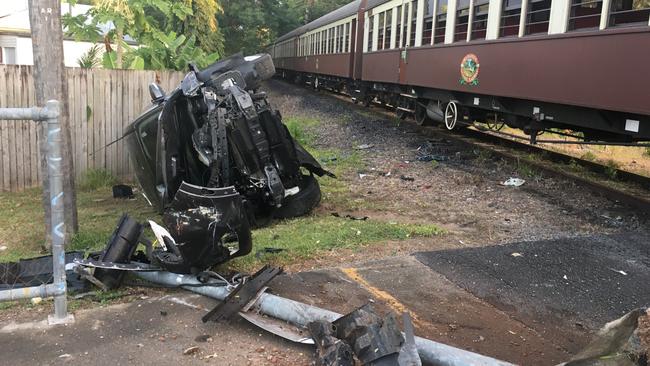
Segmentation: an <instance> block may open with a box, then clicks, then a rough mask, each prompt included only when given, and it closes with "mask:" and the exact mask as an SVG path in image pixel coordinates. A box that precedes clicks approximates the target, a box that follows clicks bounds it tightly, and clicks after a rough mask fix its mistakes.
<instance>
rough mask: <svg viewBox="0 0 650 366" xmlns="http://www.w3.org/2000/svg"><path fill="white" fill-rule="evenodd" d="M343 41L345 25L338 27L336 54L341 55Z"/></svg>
mask: <svg viewBox="0 0 650 366" xmlns="http://www.w3.org/2000/svg"><path fill="white" fill-rule="evenodd" d="M344 39H345V25H343V24H341V25H339V42H338V48H339V49H338V50H337V51H338V52H339V53H343V40H344Z"/></svg>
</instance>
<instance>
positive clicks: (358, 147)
mask: <svg viewBox="0 0 650 366" xmlns="http://www.w3.org/2000/svg"><path fill="white" fill-rule="evenodd" d="M373 147H375V145H373V144H361V145H357V146H355V147H354V149H355V150H367V149H372V148H373Z"/></svg>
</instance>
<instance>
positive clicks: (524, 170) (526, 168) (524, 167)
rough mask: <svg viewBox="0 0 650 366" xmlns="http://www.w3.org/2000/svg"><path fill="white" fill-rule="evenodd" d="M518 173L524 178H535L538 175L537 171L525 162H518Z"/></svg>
mask: <svg viewBox="0 0 650 366" xmlns="http://www.w3.org/2000/svg"><path fill="white" fill-rule="evenodd" d="M517 173H519V175H520V176H522V177H527V178H535V177H536V176H537V175H538V172H537V170H535V168H533V167H532V166H530V165H529V164H526V163H525V162H523V161H518V162H517Z"/></svg>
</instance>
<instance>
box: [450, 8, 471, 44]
mask: <svg viewBox="0 0 650 366" xmlns="http://www.w3.org/2000/svg"><path fill="white" fill-rule="evenodd" d="M468 24H469V0H458V10H456V29H455V31H454V42H458V41H466V40H467V26H468Z"/></svg>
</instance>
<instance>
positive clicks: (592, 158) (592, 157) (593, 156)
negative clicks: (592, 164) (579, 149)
mask: <svg viewBox="0 0 650 366" xmlns="http://www.w3.org/2000/svg"><path fill="white" fill-rule="evenodd" d="M580 159H582V160H587V161H596V154H594V153H592V152H591V151H587V152H586V153H584V154H582V156H580Z"/></svg>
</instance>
